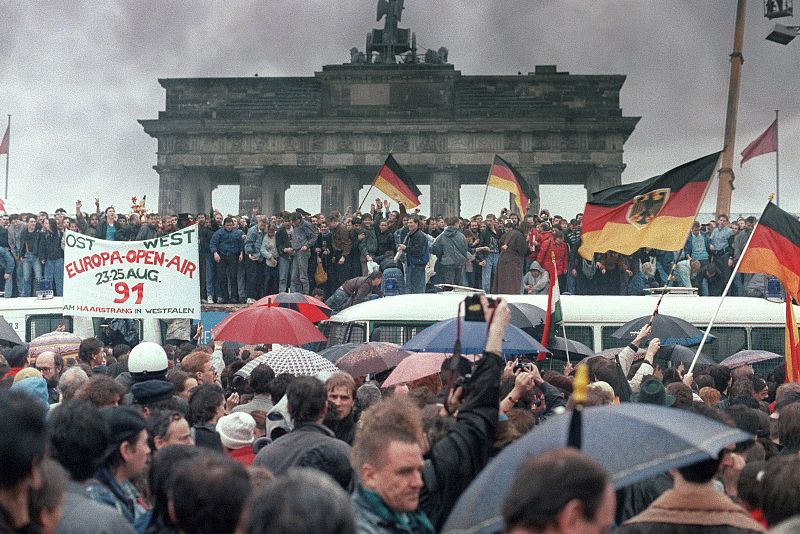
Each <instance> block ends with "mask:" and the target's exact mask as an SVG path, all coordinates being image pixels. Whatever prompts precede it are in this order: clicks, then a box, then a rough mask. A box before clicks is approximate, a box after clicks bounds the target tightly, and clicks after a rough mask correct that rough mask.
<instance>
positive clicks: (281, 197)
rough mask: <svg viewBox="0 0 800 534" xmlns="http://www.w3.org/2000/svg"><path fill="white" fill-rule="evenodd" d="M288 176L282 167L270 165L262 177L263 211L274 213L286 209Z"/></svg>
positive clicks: (268, 213)
mask: <svg viewBox="0 0 800 534" xmlns="http://www.w3.org/2000/svg"><path fill="white" fill-rule="evenodd" d="M287 188H288V185H287V184H286V178H284V177H283V176H282V174H281V171H280V168H278V167H268V168H267V169H266V173H265V174H264V176H263V177H262V178H261V213H263V214H264V215H274V214H276V213H278V212H279V211H283V210H285V209H286V189H287Z"/></svg>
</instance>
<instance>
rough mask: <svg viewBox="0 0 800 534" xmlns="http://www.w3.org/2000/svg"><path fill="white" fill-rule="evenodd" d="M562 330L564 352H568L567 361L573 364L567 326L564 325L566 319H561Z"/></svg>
mask: <svg viewBox="0 0 800 534" xmlns="http://www.w3.org/2000/svg"><path fill="white" fill-rule="evenodd" d="M561 331H562V332H563V333H564V352H566V353H567V363H568V364H569V365H572V362H570V361H569V340H568V339H567V327H566V326H564V321H561Z"/></svg>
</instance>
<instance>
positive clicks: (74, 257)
mask: <svg viewBox="0 0 800 534" xmlns="http://www.w3.org/2000/svg"><path fill="white" fill-rule="evenodd" d="M197 238H198V232H197V226H196V225H192V226H189V227H187V228H184V229H183V230H178V231H176V232H173V233H171V234H169V235H165V236H161V237H157V238H155V239H148V240H147V241H105V240H103V239H96V238H94V237H89V236H85V235H83V234H79V233H76V232H69V231H68V232H67V233H66V235H65V236H64V315H82V316H93V317H121V318H125V319H148V318H190V319H199V318H200V270H199V267H198V265H199V263H198V256H199V248H198V243H197Z"/></svg>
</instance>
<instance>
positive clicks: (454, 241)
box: [431, 226, 471, 266]
mask: <svg viewBox="0 0 800 534" xmlns="http://www.w3.org/2000/svg"><path fill="white" fill-rule="evenodd" d="M431 252H432V253H433V254H436V256H437V257H438V258H439V263H440V264H441V265H447V266H462V265H464V264H466V263H467V261H468V260H469V259H470V258H471V255H470V253H469V247H468V246H467V238H466V237H464V234H463V233H461V231H460V230H459V229H458V228H456V227H455V226H448V227H447V228H445V229H444V231H443V232H442V233H441V234H439V236H438V237H437V238H436V241H434V242H433V248H432V249H431Z"/></svg>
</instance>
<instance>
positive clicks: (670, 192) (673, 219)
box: [578, 152, 720, 260]
mask: <svg viewBox="0 0 800 534" xmlns="http://www.w3.org/2000/svg"><path fill="white" fill-rule="evenodd" d="M719 155H720V153H719V152H715V153H713V154H709V155H708V156H704V157H702V158H700V159H696V160H694V161H690V162H689V163H684V164H683V165H681V166H679V167H675V168H674V169H672V170H669V171H667V172H665V173H664V174H662V175H661V176H655V177H653V178H650V179H649V180H645V181H644V182H637V183H633V184H625V185H620V186H616V187H609V188H608V189H603V190H602V191H597V192H596V193H592V195H591V197H590V199H589V202H588V203H587V204H586V207H585V208H584V210H583V232H582V237H583V244H582V245H581V247H580V249H579V250H578V252H580V255H581V256H583V257H584V258H586V259H587V260H588V259H592V257H593V256H594V254H595V253H597V252H608V251H609V250H614V251H616V252H619V253H621V254H633V253H634V252H636V251H637V250H639V249H640V248H642V247H652V248H657V249H660V250H679V249H681V248H683V245H684V243H685V242H686V236H687V235H688V234H689V230H691V228H692V223H693V222H694V220H695V218H696V217H697V212H698V211H699V209H700V204H702V203H703V198H705V196H706V191H707V190H708V186H709V184H710V183H711V178H712V177H713V176H714V172H715V170H716V168H717V162H718V160H719Z"/></svg>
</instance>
